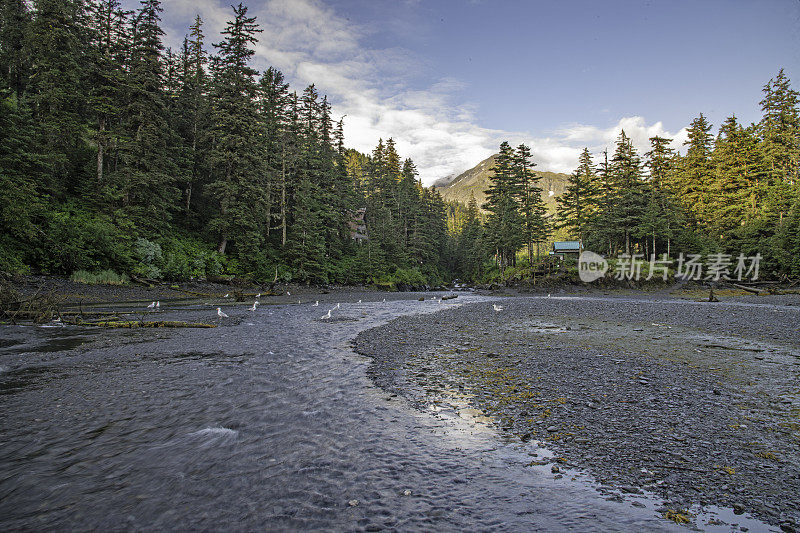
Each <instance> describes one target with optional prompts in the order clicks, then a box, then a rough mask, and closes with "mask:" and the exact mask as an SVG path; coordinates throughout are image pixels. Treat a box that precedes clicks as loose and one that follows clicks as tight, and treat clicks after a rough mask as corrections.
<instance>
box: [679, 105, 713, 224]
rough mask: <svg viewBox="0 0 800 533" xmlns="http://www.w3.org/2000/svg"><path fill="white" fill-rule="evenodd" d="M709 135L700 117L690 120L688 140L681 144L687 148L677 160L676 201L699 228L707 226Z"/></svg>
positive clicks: (709, 126) (703, 118) (708, 124)
mask: <svg viewBox="0 0 800 533" xmlns="http://www.w3.org/2000/svg"><path fill="white" fill-rule="evenodd" d="M710 131H711V124H710V123H709V122H708V120H706V117H705V116H703V114H702V113H700V116H698V117H697V118H695V119H694V120H692V123H691V125H690V126H689V129H688V135H689V138H688V140H687V141H686V142H684V143H683V144H684V146H688V147H689V148H688V149H687V151H686V155H685V156H684V157H683V158H682V159H681V168H680V174H679V176H680V177H679V180H678V190H677V194H678V197H679V198H680V199H681V201H682V202H683V204H684V206H685V207H686V208H687V209H688V210H689V211H690V212H691V213H692V214H693V217H694V220H695V221H696V223H697V224H699V225H701V226H706V224H707V223H708V204H709V202H710V200H711V199H710V192H709V189H710V180H711V175H712V165H711V147H712V142H713V139H712V137H711V134H710V133H709V132H710Z"/></svg>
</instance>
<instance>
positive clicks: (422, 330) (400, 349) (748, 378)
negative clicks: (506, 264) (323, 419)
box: [355, 295, 800, 531]
mask: <svg viewBox="0 0 800 533" xmlns="http://www.w3.org/2000/svg"><path fill="white" fill-rule="evenodd" d="M498 303H500V304H502V305H503V307H504V309H503V310H502V311H500V312H495V311H493V308H492V303H479V304H471V305H465V306H460V307H454V308H451V309H447V310H445V311H443V312H440V313H437V314H435V315H430V316H411V317H403V318H399V319H396V320H394V321H392V322H391V323H389V324H387V325H386V326H382V327H379V328H375V329H372V330H369V331H366V332H363V333H361V334H360V335H359V336H358V337H357V339H356V341H355V348H356V350H357V351H358V352H360V353H361V354H363V355H367V356H370V357H372V358H373V363H372V365H371V367H370V371H369V373H370V376H371V377H372V379H373V380H374V381H375V382H376V383H377V384H378V385H379V386H381V387H382V388H384V389H386V390H388V391H391V392H393V393H397V394H400V395H403V396H405V397H406V398H408V399H409V401H410V402H411V403H412V404H416V405H419V406H420V407H422V406H424V405H430V403H431V402H436V401H439V400H441V399H443V398H447V397H448V395H449V396H452V395H459V396H462V397H467V398H469V399H470V403H471V404H472V406H473V407H475V408H477V409H480V410H481V411H482V412H483V413H485V414H487V415H489V416H490V417H491V419H492V420H493V421H494V423H495V425H497V426H498V428H499V429H500V430H501V431H502V433H503V434H504V435H506V436H507V437H508V438H515V439H517V438H518V439H522V440H536V441H539V442H541V443H542V444H543V445H544V446H545V447H547V448H548V449H550V450H553V451H554V452H555V455H556V457H555V458H551V459H544V461H552V462H554V463H555V464H554V465H553V468H552V472H553V474H554V475H555V476H559V475H561V473H559V470H560V469H562V470H563V468H564V467H567V468H569V467H575V468H577V469H579V470H582V471H585V472H588V473H590V474H591V475H592V476H593V477H594V478H595V479H596V480H597V481H598V482H599V483H601V486H600V488H599V490H601V491H603V492H607V493H609V494H610V495H611V494H616V493H619V492H621V493H631V494H636V493H640V492H641V491H642V490H645V491H647V492H649V493H652V494H655V495H657V496H658V497H660V498H662V499H663V501H664V507H663V508H662V509H661V511H662V512H666V510H667V509H675V510H684V509H690V508H691V507H692V506H693V505H700V506H706V505H718V506H720V507H724V508H732V509H733V510H734V513H735V514H737V515H738V514H742V513H748V514H750V515H752V516H754V517H757V518H759V519H761V520H764V521H765V522H767V523H769V524H771V525H773V526H780V527H781V528H782V529H783V530H785V531H797V530H800V496H798V495H800V298H798V297H797V296H796V295H787V296H773V297H753V298H747V297H745V298H731V299H727V300H725V301H723V302H720V303H699V302H694V301H685V300H674V299H666V298H655V299H653V298H652V297H648V299H644V298H641V297H639V298H636V297H634V298H620V297H616V298H614V297H611V298H608V297H605V298H604V297H581V298H570V297H563V298H546V297H543V298H503V299H500V300H498ZM544 461H538V463H539V464H541V462H544ZM535 463H537V461H534V462H533V463H532V464H535ZM611 497H617V498H618V497H619V496H611Z"/></svg>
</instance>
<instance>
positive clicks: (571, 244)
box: [553, 241, 581, 252]
mask: <svg viewBox="0 0 800 533" xmlns="http://www.w3.org/2000/svg"><path fill="white" fill-rule="evenodd" d="M553 249H554V250H574V251H576V252H577V251H579V250H580V249H581V243H580V241H556V242H554V243H553Z"/></svg>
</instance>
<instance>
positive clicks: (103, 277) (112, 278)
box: [69, 270, 130, 285]
mask: <svg viewBox="0 0 800 533" xmlns="http://www.w3.org/2000/svg"><path fill="white" fill-rule="evenodd" d="M69 279H70V281H74V282H76V283H85V284H86V285H127V284H128V282H129V281H130V279H129V278H128V276H127V275H126V274H117V273H116V272H114V271H113V270H101V271H100V272H89V271H86V270H77V271H75V272H73V273H72V275H71V276H70V278H69Z"/></svg>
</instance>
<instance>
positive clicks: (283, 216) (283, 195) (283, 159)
mask: <svg viewBox="0 0 800 533" xmlns="http://www.w3.org/2000/svg"><path fill="white" fill-rule="evenodd" d="M284 246H286V148H285V147H284V149H283V153H282V154H281V247H284Z"/></svg>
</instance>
